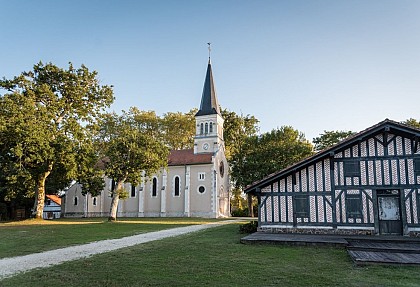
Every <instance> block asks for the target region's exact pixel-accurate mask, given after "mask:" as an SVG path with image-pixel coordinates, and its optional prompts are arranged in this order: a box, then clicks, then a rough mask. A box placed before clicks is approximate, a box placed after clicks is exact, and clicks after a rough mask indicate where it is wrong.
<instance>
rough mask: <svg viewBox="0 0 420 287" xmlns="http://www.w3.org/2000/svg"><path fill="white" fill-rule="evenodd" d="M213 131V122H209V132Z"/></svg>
mask: <svg viewBox="0 0 420 287" xmlns="http://www.w3.org/2000/svg"><path fill="white" fill-rule="evenodd" d="M212 132H213V123H210V133H212Z"/></svg>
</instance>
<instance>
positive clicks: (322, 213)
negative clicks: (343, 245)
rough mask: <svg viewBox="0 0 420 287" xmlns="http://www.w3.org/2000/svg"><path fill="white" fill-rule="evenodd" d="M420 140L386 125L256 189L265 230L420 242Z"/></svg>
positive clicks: (252, 189)
mask: <svg viewBox="0 0 420 287" xmlns="http://www.w3.org/2000/svg"><path fill="white" fill-rule="evenodd" d="M419 138H420V130H419V129H416V128H413V127H411V126H407V125H404V124H401V123H398V122H395V121H391V120H388V119H386V120H384V121H382V122H380V123H378V124H376V125H374V126H372V127H370V128H368V129H366V130H364V131H362V132H360V133H358V134H355V135H353V136H351V137H349V138H347V139H345V140H344V141H342V142H340V143H338V144H336V145H334V146H333V147H331V148H328V149H326V150H324V151H321V152H319V153H317V154H315V155H314V156H312V157H309V158H307V159H306V160H303V161H301V162H298V163H296V164H295V165H293V166H290V167H288V168H286V169H284V170H281V171H279V172H277V173H275V174H273V175H270V176H268V177H266V178H264V179H262V180H260V181H258V182H255V183H253V184H252V185H251V186H249V187H247V188H246V190H245V192H246V193H250V194H253V195H256V196H258V203H259V206H258V213H259V214H258V220H259V227H260V228H261V229H269V230H272V231H278V232H296V230H297V229H300V230H301V231H302V230H305V229H306V230H314V229H316V230H327V231H328V230H330V231H331V232H332V233H340V232H343V233H352V231H354V233H358V234H404V235H420V145H419ZM378 191H379V193H378ZM378 197H380V198H378ZM346 204H347V205H348V206H346ZM305 209H307V212H306V211H305ZM347 209H348V210H347ZM293 230H295V231H293Z"/></svg>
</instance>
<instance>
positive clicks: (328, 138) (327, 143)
mask: <svg viewBox="0 0 420 287" xmlns="http://www.w3.org/2000/svg"><path fill="white" fill-rule="evenodd" d="M352 134H354V132H352V131H324V133H323V134H320V136H319V137H316V138H314V139H313V141H312V142H313V143H314V145H315V147H314V150H315V151H317V152H318V151H321V150H324V149H326V148H328V147H331V146H333V145H335V144H336V143H338V142H340V141H342V140H344V139H345V138H347V137H349V136H351V135H352Z"/></svg>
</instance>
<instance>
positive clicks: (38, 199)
mask: <svg viewBox="0 0 420 287" xmlns="http://www.w3.org/2000/svg"><path fill="white" fill-rule="evenodd" d="M52 167H53V164H52V163H51V164H50V165H49V166H48V170H47V171H46V172H45V173H43V174H42V175H40V176H39V178H38V182H37V190H36V192H35V209H34V211H33V213H34V214H35V218H37V219H42V215H43V213H44V202H45V180H46V179H47V177H48V176H49V175H50V173H51V170H52Z"/></svg>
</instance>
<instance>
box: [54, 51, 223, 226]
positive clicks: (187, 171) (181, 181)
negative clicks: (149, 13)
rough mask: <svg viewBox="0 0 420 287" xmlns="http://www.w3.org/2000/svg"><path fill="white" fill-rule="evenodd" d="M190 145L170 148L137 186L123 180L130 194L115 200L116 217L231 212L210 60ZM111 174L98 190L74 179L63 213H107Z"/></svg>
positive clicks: (88, 214)
mask: <svg viewBox="0 0 420 287" xmlns="http://www.w3.org/2000/svg"><path fill="white" fill-rule="evenodd" d="M195 121H196V133H195V137H194V148H193V149H185V150H172V151H171V152H170V155H169V157H168V166H167V167H165V168H162V169H161V170H160V171H159V172H158V173H157V174H154V175H152V176H150V177H149V178H142V181H141V183H140V184H139V185H138V186H133V185H131V184H130V183H126V184H125V186H124V187H125V189H126V190H127V191H128V194H129V197H128V198H127V199H125V200H120V202H119V205H118V211H117V216H118V217H205V218H220V217H228V216H230V186H229V174H228V163H227V161H226V156H225V145H224V140H223V122H224V120H223V118H222V116H221V113H220V108H219V103H218V100H217V96H216V90H215V85H214V82H213V73H212V66H211V61H210V58H209V62H208V65H207V73H206V77H205V82H204V88H203V93H202V96H201V104H200V109H199V111H198V112H197V114H196V115H195ZM114 186H115V183H114V181H113V180H112V179H109V178H105V189H104V190H103V191H102V192H101V194H100V195H98V196H96V197H92V196H91V195H90V194H87V195H86V196H83V195H82V188H81V186H80V185H79V184H77V183H76V184H74V185H73V186H72V187H70V188H69V189H68V190H67V191H66V192H65V195H64V197H63V203H62V215H63V216H64V217H106V216H108V215H109V210H110V205H111V199H112V198H111V190H112V188H113V187H114Z"/></svg>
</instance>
